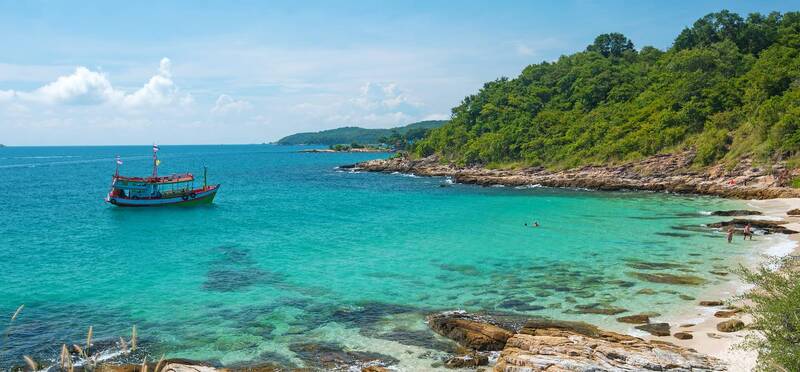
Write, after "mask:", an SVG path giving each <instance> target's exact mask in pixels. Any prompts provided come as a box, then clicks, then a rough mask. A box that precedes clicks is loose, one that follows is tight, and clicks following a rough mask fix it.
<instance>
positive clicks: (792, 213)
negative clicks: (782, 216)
mask: <svg viewBox="0 0 800 372" xmlns="http://www.w3.org/2000/svg"><path fill="white" fill-rule="evenodd" d="M786 214H787V215H789V216H800V209H792V210H789V211H788V212H786Z"/></svg>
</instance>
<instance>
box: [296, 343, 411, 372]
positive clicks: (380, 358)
mask: <svg viewBox="0 0 800 372" xmlns="http://www.w3.org/2000/svg"><path fill="white" fill-rule="evenodd" d="M289 350H291V351H293V352H294V353H295V354H296V355H297V357H298V358H300V359H302V360H303V361H304V362H306V365H307V366H309V367H312V368H318V369H324V370H334V369H347V368H350V367H353V366H372V365H391V364H395V363H397V362H398V360H397V359H395V358H394V357H391V356H388V355H383V354H378V353H373V352H366V351H353V350H345V349H344V347H342V346H341V345H337V344H332V343H300V344H292V345H289Z"/></svg>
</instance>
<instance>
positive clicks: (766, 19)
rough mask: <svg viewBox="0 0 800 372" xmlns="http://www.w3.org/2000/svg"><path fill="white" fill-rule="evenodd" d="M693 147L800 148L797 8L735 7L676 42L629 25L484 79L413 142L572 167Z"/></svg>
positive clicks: (767, 151) (792, 156) (482, 157)
mask: <svg viewBox="0 0 800 372" xmlns="http://www.w3.org/2000/svg"><path fill="white" fill-rule="evenodd" d="M689 148H691V149H695V150H696V151H697V156H696V157H695V164H696V165H697V166H705V165H709V164H714V163H718V162H726V163H728V164H732V163H734V162H736V161H737V160H738V159H741V158H742V157H751V158H753V159H754V160H755V161H756V162H760V163H766V164H770V163H773V162H775V161H778V160H787V159H789V160H792V161H793V162H792V163H790V164H794V166H796V165H797V164H798V161H797V158H798V151H800V13H799V12H789V13H783V14H781V13H777V12H774V13H770V14H767V15H762V14H758V13H753V14H750V15H748V16H747V17H746V18H744V17H742V16H740V15H738V14H736V13H732V12H729V11H724V10H723V11H721V12H718V13H711V14H708V15H706V16H704V17H702V18H700V19H698V20H697V21H696V22H695V23H694V24H693V25H692V26H691V27H687V28H686V29H684V30H683V31H682V32H680V34H678V36H677V37H676V39H675V41H674V43H673V45H672V46H671V47H670V48H669V49H667V50H660V49H657V48H654V47H651V46H645V47H642V48H640V49H636V48H635V46H634V44H633V42H632V41H631V40H629V39H628V38H627V37H625V36H624V35H622V34H619V33H610V34H603V35H600V36H598V37H597V38H596V39H595V40H594V43H592V44H591V45H589V46H588V47H587V48H586V49H585V50H584V51H581V52H578V53H575V54H572V55H567V56H562V57H560V58H559V59H558V60H557V61H554V62H542V63H538V64H533V65H530V66H528V67H525V68H524V69H523V71H522V73H521V74H520V75H519V76H517V77H516V78H513V79H509V78H505V77H503V78H500V79H497V80H495V81H491V82H488V83H486V84H484V86H483V88H481V89H480V90H479V91H478V92H477V93H475V94H473V95H470V96H468V97H466V98H464V100H463V101H462V102H461V104H460V105H458V106H456V107H455V108H453V109H452V118H451V120H450V121H449V122H448V123H447V124H445V125H444V126H442V127H441V128H438V129H434V130H432V131H431V132H430V133H429V134H428V135H427V136H426V137H425V138H424V139H422V140H420V141H418V142H416V143H415V144H414V145H413V149H412V152H413V154H415V155H416V156H428V155H432V154H436V155H438V156H440V158H441V159H442V160H443V161H453V162H456V163H459V164H484V165H491V164H499V165H509V166H512V165H526V166H546V167H550V168H566V167H574V166H580V165H585V164H608V163H618V162H624V161H630V160H635V159H640V158H643V157H647V156H650V155H654V154H658V153H663V152H671V151H676V150H681V149H689Z"/></svg>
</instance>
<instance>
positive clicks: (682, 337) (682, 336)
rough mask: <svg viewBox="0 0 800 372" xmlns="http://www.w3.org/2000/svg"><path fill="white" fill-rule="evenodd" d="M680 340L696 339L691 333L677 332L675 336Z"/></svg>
mask: <svg viewBox="0 0 800 372" xmlns="http://www.w3.org/2000/svg"><path fill="white" fill-rule="evenodd" d="M673 336H674V337H675V338H677V339H678V340H691V339H693V338H694V336H692V334H691V333H689V332H677V333H675V334H674V335H673Z"/></svg>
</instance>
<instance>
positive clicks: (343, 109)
mask: <svg viewBox="0 0 800 372" xmlns="http://www.w3.org/2000/svg"><path fill="white" fill-rule="evenodd" d="M423 108H424V105H423V104H422V103H421V102H419V101H417V100H416V99H414V98H413V97H412V96H411V95H409V94H407V93H406V92H405V91H403V90H402V89H400V88H399V87H398V85H397V84H396V83H393V82H367V83H366V84H364V85H362V86H361V87H360V88H359V94H358V95H356V96H355V97H352V98H349V99H341V100H338V101H334V102H330V103H310V102H304V103H300V104H297V105H294V106H292V107H291V111H293V112H295V113H298V114H301V115H303V116H305V117H306V118H313V119H315V120H316V121H324V122H327V123H330V124H332V125H337V126H338V125H360V126H365V127H373V128H374V127H387V126H394V125H401V124H407V123H410V122H413V121H415V120H419V119H420V118H421V117H422V116H423V115H422V109H423Z"/></svg>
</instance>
